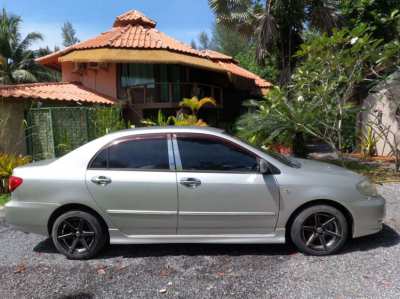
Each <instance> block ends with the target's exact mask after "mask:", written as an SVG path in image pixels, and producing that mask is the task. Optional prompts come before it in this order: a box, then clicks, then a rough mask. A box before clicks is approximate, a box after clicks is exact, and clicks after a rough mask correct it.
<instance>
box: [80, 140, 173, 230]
mask: <svg viewBox="0 0 400 299" xmlns="http://www.w3.org/2000/svg"><path fill="white" fill-rule="evenodd" d="M169 153H170V154H169ZM172 159H173V157H172V145H171V142H170V141H169V140H168V139H167V136H166V135H152V134H147V135H142V136H133V137H129V138H124V139H121V140H116V141H115V142H114V143H112V144H111V145H110V146H108V147H106V148H105V149H103V150H102V151H100V152H99V153H98V155H97V156H96V157H95V159H94V160H93V161H92V163H91V165H90V166H89V169H88V171H87V173H86V183H87V186H88V188H89V191H90V193H91V194H92V196H93V198H94V200H95V201H96V202H97V203H98V204H99V206H100V207H101V208H102V209H103V210H104V212H106V213H107V214H108V215H109V216H110V219H111V221H112V223H113V224H114V225H115V226H116V227H117V228H118V229H120V230H121V231H122V232H123V233H125V234H127V235H162V234H167V235H171V234H176V229H177V189H176V173H175V169H174V164H173V161H172Z"/></svg>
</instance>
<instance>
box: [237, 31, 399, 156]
mask: <svg viewBox="0 0 400 299" xmlns="http://www.w3.org/2000/svg"><path fill="white" fill-rule="evenodd" d="M395 49H397V50H395ZM399 49H400V48H399V47H398V45H397V44H396V43H394V44H382V41H381V40H377V39H374V38H373V37H372V33H371V31H370V29H369V28H368V26H366V25H365V24H360V25H359V26H357V27H355V28H354V29H352V30H350V29H346V28H344V29H342V30H339V31H337V30H333V32H332V35H331V36H328V35H327V34H322V35H320V34H310V35H309V36H308V40H307V41H306V42H305V43H304V44H303V45H302V46H301V49H300V50H299V51H298V52H297V54H296V58H298V59H299V60H300V61H301V62H300V63H299V64H298V67H297V68H296V70H295V72H294V74H293V76H292V82H291V84H290V85H288V86H287V87H285V88H282V89H280V88H275V89H274V90H273V91H272V92H270V93H269V94H268V95H267V97H266V98H265V99H264V100H262V101H259V102H257V101H251V102H250V103H249V105H250V107H251V108H252V110H251V111H250V112H249V113H248V114H246V115H244V116H243V117H242V118H241V119H240V120H239V122H238V132H239V134H241V135H242V136H244V137H247V138H248V139H249V140H251V141H253V142H256V143H261V144H268V143H271V142H279V143H289V144H292V145H294V146H295V147H296V146H297V147H302V144H301V141H302V140H304V137H312V138H316V139H319V140H321V141H322V142H324V143H327V144H329V145H330V146H331V147H332V148H333V149H335V150H336V151H343V150H345V149H346V147H347V146H348V145H347V144H346V142H345V137H344V136H343V135H344V132H346V131H351V132H353V134H354V135H353V139H355V118H353V117H350V116H351V115H354V114H355V112H357V109H356V108H355V107H354V102H353V101H352V99H353V97H354V91H355V90H356V88H357V86H358V84H360V83H361V82H364V81H365V80H366V79H368V76H370V74H371V73H374V72H376V70H379V69H382V68H387V67H390V65H391V64H393V63H396V61H397V60H396V55H397V54H396V53H399ZM349 126H350V129H349V128H348V127H349ZM354 142H355V141H354ZM298 152H301V151H298Z"/></svg>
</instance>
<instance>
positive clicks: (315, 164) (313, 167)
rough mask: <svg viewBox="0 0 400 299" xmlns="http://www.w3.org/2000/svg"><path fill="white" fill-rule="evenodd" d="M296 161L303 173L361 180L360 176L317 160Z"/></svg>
mask: <svg viewBox="0 0 400 299" xmlns="http://www.w3.org/2000/svg"><path fill="white" fill-rule="evenodd" d="M295 160H296V161H297V162H299V163H300V164H301V170H302V171H307V172H308V171H310V172H313V173H317V172H318V173H324V174H332V175H340V176H350V177H359V178H361V176H360V175H359V174H357V173H355V172H353V171H350V170H348V169H346V168H343V167H340V166H337V165H334V164H330V163H325V162H319V161H315V160H308V159H297V158H296V159H295Z"/></svg>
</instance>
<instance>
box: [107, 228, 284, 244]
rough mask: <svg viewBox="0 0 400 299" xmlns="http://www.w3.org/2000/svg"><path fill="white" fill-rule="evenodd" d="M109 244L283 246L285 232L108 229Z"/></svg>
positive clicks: (281, 230) (282, 230)
mask: <svg viewBox="0 0 400 299" xmlns="http://www.w3.org/2000/svg"><path fill="white" fill-rule="evenodd" d="M109 233H110V243H111V244H162V243H214V244H283V243H285V241H286V240H285V230H284V229H280V230H277V231H276V232H275V233H273V234H265V235H260V234H249V235H134V236H128V235H125V234H123V233H121V232H120V231H119V230H118V229H109Z"/></svg>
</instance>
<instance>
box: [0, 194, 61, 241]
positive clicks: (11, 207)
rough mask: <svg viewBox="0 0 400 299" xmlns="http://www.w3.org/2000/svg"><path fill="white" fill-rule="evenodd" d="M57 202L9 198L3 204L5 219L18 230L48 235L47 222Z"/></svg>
mask: <svg viewBox="0 0 400 299" xmlns="http://www.w3.org/2000/svg"><path fill="white" fill-rule="evenodd" d="M57 207H58V205H57V204H52V203H36V202H24V201H18V200H11V201H9V202H8V203H7V204H6V206H5V209H4V210H5V219H6V222H7V223H8V224H10V225H11V226H13V227H15V228H16V229H18V230H21V231H23V232H28V233H35V234H40V235H46V236H47V235H48V231H47V223H48V220H49V218H50V215H51V214H52V213H53V211H55V210H56V209H57Z"/></svg>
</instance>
